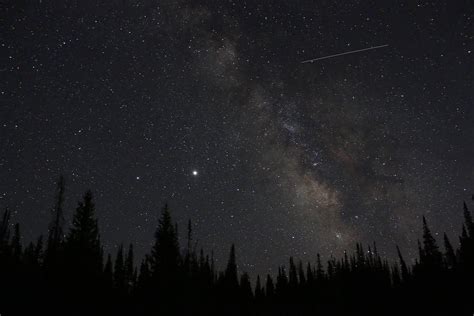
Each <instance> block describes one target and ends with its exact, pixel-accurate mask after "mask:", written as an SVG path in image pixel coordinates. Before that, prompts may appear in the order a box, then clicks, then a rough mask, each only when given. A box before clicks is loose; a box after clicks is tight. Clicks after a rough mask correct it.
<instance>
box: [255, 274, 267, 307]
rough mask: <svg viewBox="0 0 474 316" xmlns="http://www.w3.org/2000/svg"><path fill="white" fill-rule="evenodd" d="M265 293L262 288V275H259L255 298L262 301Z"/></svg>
mask: <svg viewBox="0 0 474 316" xmlns="http://www.w3.org/2000/svg"><path fill="white" fill-rule="evenodd" d="M264 295H265V293H264V291H263V288H262V283H261V281H260V275H257V282H256V284H255V300H256V301H257V302H261V301H262V300H263V297H264Z"/></svg>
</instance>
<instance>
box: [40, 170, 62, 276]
mask: <svg viewBox="0 0 474 316" xmlns="http://www.w3.org/2000/svg"><path fill="white" fill-rule="evenodd" d="M64 192H65V182H64V177H63V176H62V175H61V176H60V177H59V179H58V182H57V188H56V203H55V206H54V208H53V210H52V215H53V219H52V221H51V223H50V225H49V234H48V244H47V247H46V258H45V259H46V264H47V266H53V265H54V266H56V264H57V262H56V261H57V259H58V258H57V256H58V251H59V249H60V247H61V246H62V243H63V239H64V231H63V229H64V215H63V213H64V212H63V204H64ZM51 268H52V269H55V267H51Z"/></svg>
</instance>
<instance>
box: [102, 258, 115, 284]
mask: <svg viewBox="0 0 474 316" xmlns="http://www.w3.org/2000/svg"><path fill="white" fill-rule="evenodd" d="M104 281H105V285H106V287H107V290H108V291H110V290H111V289H112V287H113V284H114V271H113V267H112V257H111V255H110V254H108V255H107V261H106V262H105V266H104Z"/></svg>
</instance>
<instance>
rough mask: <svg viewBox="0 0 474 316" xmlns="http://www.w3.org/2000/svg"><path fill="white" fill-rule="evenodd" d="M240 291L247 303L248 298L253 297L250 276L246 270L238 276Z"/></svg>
mask: <svg viewBox="0 0 474 316" xmlns="http://www.w3.org/2000/svg"><path fill="white" fill-rule="evenodd" d="M240 292H241V297H242V299H243V300H244V302H247V303H249V302H250V300H251V299H252V298H253V293H252V285H251V283H250V277H249V275H248V274H247V273H246V272H244V273H242V275H241V276H240Z"/></svg>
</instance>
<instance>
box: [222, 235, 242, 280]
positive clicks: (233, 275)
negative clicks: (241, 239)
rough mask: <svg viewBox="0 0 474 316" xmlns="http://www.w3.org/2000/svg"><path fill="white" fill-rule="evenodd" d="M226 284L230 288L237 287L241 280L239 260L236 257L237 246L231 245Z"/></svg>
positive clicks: (225, 274) (225, 275)
mask: <svg viewBox="0 0 474 316" xmlns="http://www.w3.org/2000/svg"><path fill="white" fill-rule="evenodd" d="M224 278H225V283H226V286H227V287H229V288H237V286H238V284H239V282H238V278H237V262H236V258H235V246H234V244H232V246H231V247H230V253H229V260H228V261H227V267H226V269H225V273H224Z"/></svg>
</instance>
